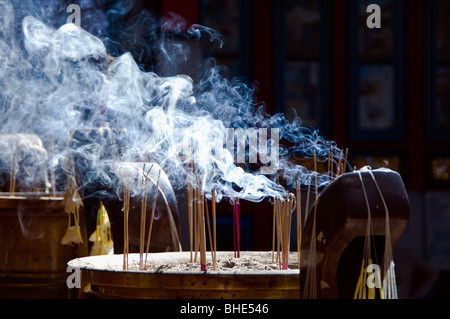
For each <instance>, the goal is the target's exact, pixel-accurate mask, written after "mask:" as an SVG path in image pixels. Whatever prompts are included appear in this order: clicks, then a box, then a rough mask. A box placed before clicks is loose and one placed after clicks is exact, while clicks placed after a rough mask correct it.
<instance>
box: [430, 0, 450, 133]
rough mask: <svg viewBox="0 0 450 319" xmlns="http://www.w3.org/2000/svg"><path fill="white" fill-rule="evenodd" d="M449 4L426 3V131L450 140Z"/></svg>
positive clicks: (436, 1)
mask: <svg viewBox="0 0 450 319" xmlns="http://www.w3.org/2000/svg"><path fill="white" fill-rule="evenodd" d="M449 14H450V3H449V2H448V1H442V0H434V1H428V2H427V19H428V22H427V24H428V25H429V28H428V34H427V38H428V39H427V50H428V51H427V55H428V56H427V61H428V65H427V72H428V74H427V76H428V81H427V101H428V105H427V118H428V121H427V132H428V138H429V139H445V140H449V139H450V44H449V41H450V21H449V19H448V15H449Z"/></svg>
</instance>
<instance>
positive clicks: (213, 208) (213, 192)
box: [212, 187, 217, 271]
mask: <svg viewBox="0 0 450 319" xmlns="http://www.w3.org/2000/svg"><path fill="white" fill-rule="evenodd" d="M212 218H213V241H214V243H213V247H214V248H213V249H214V258H213V270H214V271H215V270H216V258H217V240H216V189H215V188H214V187H213V189H212Z"/></svg>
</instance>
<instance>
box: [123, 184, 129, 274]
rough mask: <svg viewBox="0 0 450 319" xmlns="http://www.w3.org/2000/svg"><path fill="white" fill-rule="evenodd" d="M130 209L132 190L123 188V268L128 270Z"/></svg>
mask: <svg viewBox="0 0 450 319" xmlns="http://www.w3.org/2000/svg"><path fill="white" fill-rule="evenodd" d="M129 209H130V190H129V189H127V188H126V187H124V189H123V270H128V214H129Z"/></svg>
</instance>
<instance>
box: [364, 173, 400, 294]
mask: <svg viewBox="0 0 450 319" xmlns="http://www.w3.org/2000/svg"><path fill="white" fill-rule="evenodd" d="M369 173H370V176H372V179H373V181H374V183H375V186H376V187H377V190H378V194H379V195H380V197H381V200H382V202H383V206H384V210H385V212H386V218H385V228H386V229H385V241H384V257H383V266H384V276H383V295H384V297H385V298H386V299H398V293H397V282H396V276H395V264H394V257H393V253H392V241H391V229H390V223H389V209H388V207H387V205H386V201H385V200H384V196H383V194H382V193H381V189H380V187H379V186H378V183H377V181H376V179H375V176H374V175H373V173H372V172H371V171H370V170H369Z"/></svg>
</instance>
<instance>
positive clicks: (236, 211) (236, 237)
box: [233, 198, 241, 258]
mask: <svg viewBox="0 0 450 319" xmlns="http://www.w3.org/2000/svg"><path fill="white" fill-rule="evenodd" d="M240 215H241V208H240V203H239V198H238V199H236V200H235V201H234V203H233V244H234V258H240V257H241V256H240V255H241V249H240V246H241V243H240V232H239V228H240V222H239V220H240V218H241V216H240Z"/></svg>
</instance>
